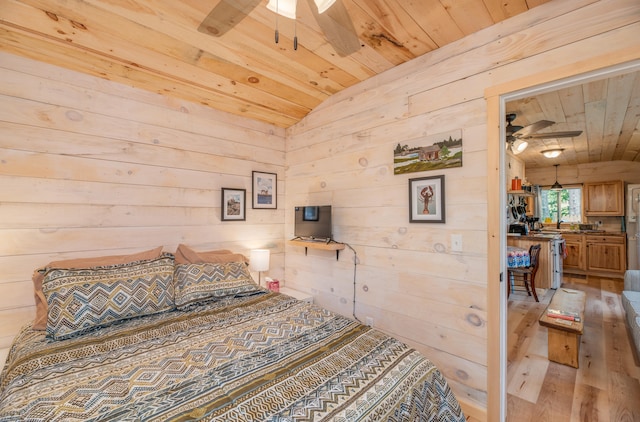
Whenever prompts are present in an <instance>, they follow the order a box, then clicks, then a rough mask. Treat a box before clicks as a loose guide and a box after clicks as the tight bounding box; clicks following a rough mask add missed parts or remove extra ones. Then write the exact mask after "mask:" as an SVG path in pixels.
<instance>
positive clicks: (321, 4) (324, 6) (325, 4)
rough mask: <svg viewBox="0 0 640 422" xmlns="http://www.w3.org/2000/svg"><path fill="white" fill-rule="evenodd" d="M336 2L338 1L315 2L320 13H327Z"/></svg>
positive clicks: (321, 0) (316, 0) (322, 0)
mask: <svg viewBox="0 0 640 422" xmlns="http://www.w3.org/2000/svg"><path fill="white" fill-rule="evenodd" d="M335 2H336V0H315V3H316V6H318V13H324V12H326V11H327V9H328V8H330V7H331V6H333V3H335Z"/></svg>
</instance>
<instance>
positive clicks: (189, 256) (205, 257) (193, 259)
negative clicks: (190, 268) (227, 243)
mask: <svg viewBox="0 0 640 422" xmlns="http://www.w3.org/2000/svg"><path fill="white" fill-rule="evenodd" d="M174 256H175V257H176V264H206V263H216V264H221V263H224V262H238V261H242V262H248V260H247V257H245V256H244V255H242V254H239V253H232V252H231V251H230V250H228V249H217V250H213V251H204V252H198V251H195V250H193V249H191V248H190V247H189V246H187V245H184V244H182V243H181V244H179V245H178V248H177V249H176V251H175V253H174Z"/></svg>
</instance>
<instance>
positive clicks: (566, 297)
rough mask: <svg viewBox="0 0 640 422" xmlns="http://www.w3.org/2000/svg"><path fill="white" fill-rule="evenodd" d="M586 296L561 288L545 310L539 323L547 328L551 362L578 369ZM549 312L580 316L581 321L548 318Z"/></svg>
mask: <svg viewBox="0 0 640 422" xmlns="http://www.w3.org/2000/svg"><path fill="white" fill-rule="evenodd" d="M585 300H586V295H585V293H584V292H582V291H580V290H572V289H564V288H559V289H558V290H556V292H555V294H554V295H553V298H552V299H551V303H549V306H547V309H545V310H544V312H543V313H542V315H541V316H540V319H539V320H538V323H539V324H540V325H541V326H543V327H547V328H548V329H549V330H548V341H549V344H548V346H547V348H548V352H549V360H550V361H553V362H557V363H561V364H563V365H569V366H572V367H574V368H577V367H578V361H579V359H578V358H579V355H580V336H581V335H582V332H583V330H584V305H585ZM549 310H559V311H564V312H569V313H574V314H577V315H579V316H580V321H568V320H566V319H560V318H553V317H550V316H548V312H549Z"/></svg>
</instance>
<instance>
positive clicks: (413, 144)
mask: <svg viewBox="0 0 640 422" xmlns="http://www.w3.org/2000/svg"><path fill="white" fill-rule="evenodd" d="M454 167H462V130H460V129H458V130H454V131H451V132H446V133H439V134H436V135H429V136H424V137H421V138H416V139H412V140H410V141H405V142H402V143H400V142H398V144H397V145H396V147H395V149H394V150H393V174H406V173H415V172H418V171H429V170H443V169H448V168H454Z"/></svg>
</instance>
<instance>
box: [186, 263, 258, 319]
mask: <svg viewBox="0 0 640 422" xmlns="http://www.w3.org/2000/svg"><path fill="white" fill-rule="evenodd" d="M174 281H175V301H176V307H177V308H178V309H185V308H187V307H188V306H189V305H190V304H193V303H197V302H204V301H207V300H211V299H215V298H222V297H225V296H231V295H236V294H239V293H246V292H253V291H257V290H260V288H259V287H258V285H257V284H256V283H255V281H253V278H251V274H249V271H248V269H247V264H245V263H244V262H224V263H204V264H178V265H176V270H175V275H174Z"/></svg>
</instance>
